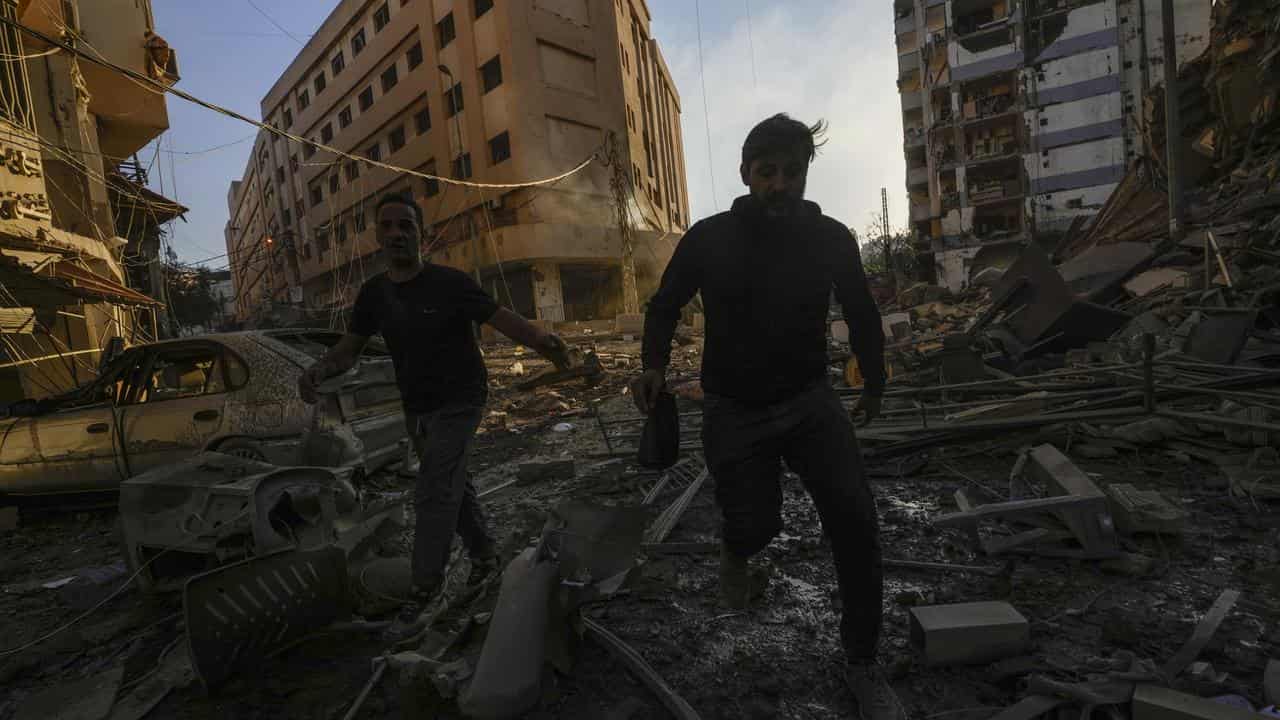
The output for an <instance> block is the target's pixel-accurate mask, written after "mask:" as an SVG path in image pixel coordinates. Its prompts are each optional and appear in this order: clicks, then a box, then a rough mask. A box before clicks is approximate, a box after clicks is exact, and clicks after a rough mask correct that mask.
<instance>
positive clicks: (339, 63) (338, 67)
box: [329, 50, 347, 77]
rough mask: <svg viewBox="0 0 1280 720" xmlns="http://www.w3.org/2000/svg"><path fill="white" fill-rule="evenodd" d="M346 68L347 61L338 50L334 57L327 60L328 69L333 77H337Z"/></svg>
mask: <svg viewBox="0 0 1280 720" xmlns="http://www.w3.org/2000/svg"><path fill="white" fill-rule="evenodd" d="M346 67H347V59H346V57H344V56H343V54H342V51H341V50H339V51H338V53H337V54H336V55H334V56H333V58H332V59H331V60H329V69H330V70H332V71H333V76H334V77H338V75H339V74H340V73H341V72H342V71H343V69H345V68H346Z"/></svg>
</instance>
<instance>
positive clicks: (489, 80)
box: [480, 55, 502, 92]
mask: <svg viewBox="0 0 1280 720" xmlns="http://www.w3.org/2000/svg"><path fill="white" fill-rule="evenodd" d="M480 83H481V84H482V85H483V86H484V92H489V91H490V90H492V89H494V88H496V87H498V86H499V85H501V84H502V58H501V56H498V55H494V56H493V59H492V60H490V61H489V62H487V63H485V64H483V65H481V66H480Z"/></svg>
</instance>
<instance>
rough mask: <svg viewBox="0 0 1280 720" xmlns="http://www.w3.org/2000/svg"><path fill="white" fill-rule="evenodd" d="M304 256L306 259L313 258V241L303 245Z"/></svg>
mask: <svg viewBox="0 0 1280 720" xmlns="http://www.w3.org/2000/svg"><path fill="white" fill-rule="evenodd" d="M302 257H303V258H304V259H306V260H310V259H311V243H307V244H305V245H303V246H302Z"/></svg>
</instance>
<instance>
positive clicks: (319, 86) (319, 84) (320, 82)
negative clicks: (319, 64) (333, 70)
mask: <svg viewBox="0 0 1280 720" xmlns="http://www.w3.org/2000/svg"><path fill="white" fill-rule="evenodd" d="M312 83H313V84H314V85H315V88H316V97H319V96H320V93H322V92H324V89H325V87H326V86H327V83H326V82H325V79H324V71H323V70H321V71H320V72H319V73H318V74H317V75H316V79H315V80H313V81H312Z"/></svg>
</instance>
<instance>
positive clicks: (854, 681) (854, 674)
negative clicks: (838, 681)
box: [845, 662, 906, 720]
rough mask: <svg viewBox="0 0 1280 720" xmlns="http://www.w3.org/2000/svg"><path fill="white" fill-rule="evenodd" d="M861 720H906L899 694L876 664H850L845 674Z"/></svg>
mask: <svg viewBox="0 0 1280 720" xmlns="http://www.w3.org/2000/svg"><path fill="white" fill-rule="evenodd" d="M845 679H846V681H847V682H848V683H849V689H850V690H851V691H853V697H854V699H855V700H857V702H858V717H859V718H861V720H906V714H905V713H904V712H903V709H902V702H901V701H900V700H898V694H897V693H895V692H894V691H893V688H892V687H890V686H889V681H888V680H887V679H886V678H885V676H884V670H883V669H881V667H880V665H879V664H877V663H875V662H860V663H854V662H851V663H849V666H848V669H847V671H846V674H845Z"/></svg>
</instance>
